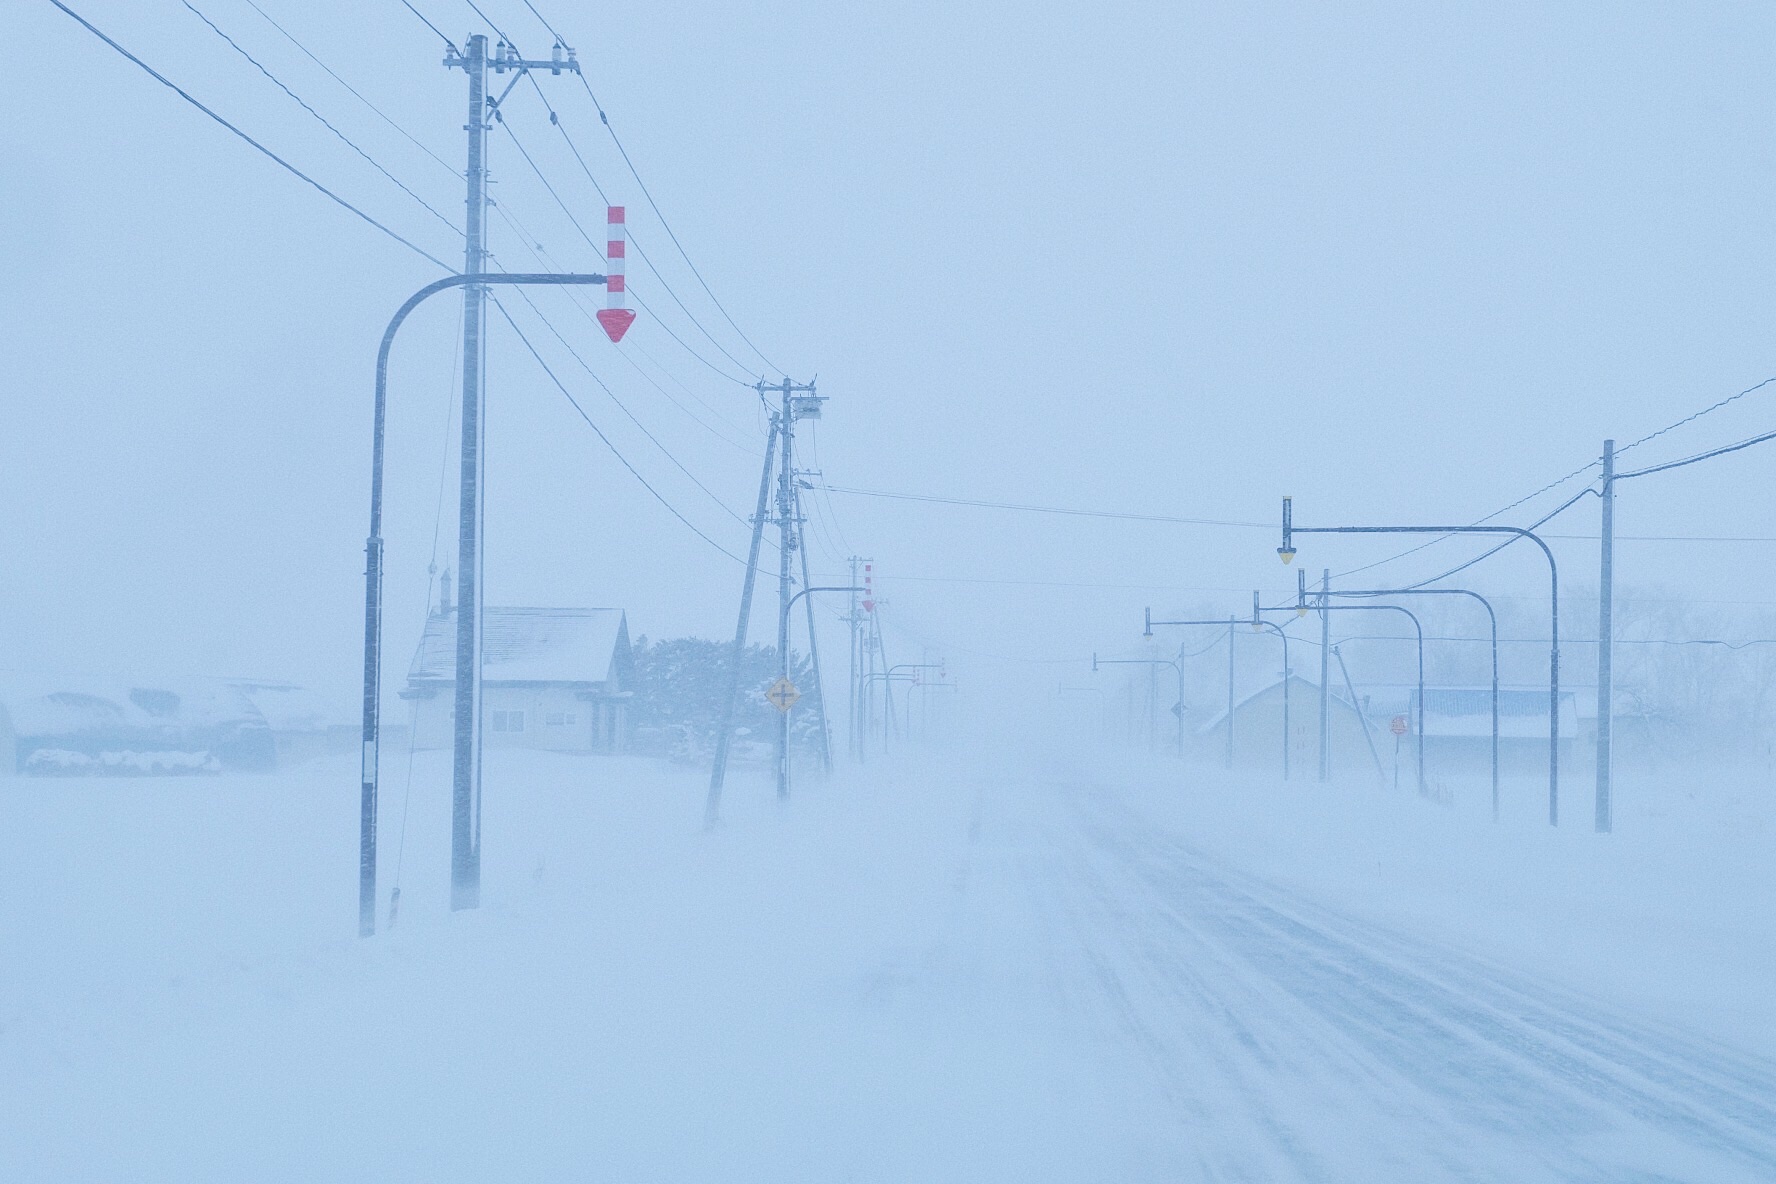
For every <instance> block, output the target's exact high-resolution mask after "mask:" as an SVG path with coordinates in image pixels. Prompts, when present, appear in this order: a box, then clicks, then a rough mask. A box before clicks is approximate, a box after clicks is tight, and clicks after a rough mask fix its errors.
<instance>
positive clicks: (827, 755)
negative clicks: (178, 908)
mask: <svg viewBox="0 0 1776 1184" xmlns="http://www.w3.org/2000/svg"><path fill="white" fill-rule="evenodd" d="M795 510H796V550H797V551H799V552H800V553H801V556H802V591H803V593H804V595H803V597H802V599H803V600H805V601H806V602H807V603H806V605H804V607H805V608H806V609H807V610H808V664H809V668H810V670H811V672H812V675H813V685H812V686H811V687H809V690H810V691H811V692H813V695H814V714H815V716H816V717H817V723H818V725H819V728H820V732H819V736H820V767H821V769H822V770H824V771H825V772H826V773H827V774H828V775H831V773H832V729H831V728H829V727H828V726H827V722H826V687H825V685H824V684H823V683H822V682H821V681H820V638H819V635H818V634H817V633H816V632H815V630H814V598H813V597H812V596H808V595H806V592H807V591H808V590H809V589H811V588H813V587H814V581H813V579H812V578H810V577H809V575H808V548H807V545H806V544H807V540H806V538H805V537H803V532H802V530H801V524H802V523H804V522H806V521H807V520H808V519H807V516H806V515H805V514H804V513H803V512H802V483H801V482H800V481H797V482H796V488H795ZM850 592H851V595H853V596H855V595H857V591H856V586H855V585H853V586H852V587H851V589H850Z"/></svg>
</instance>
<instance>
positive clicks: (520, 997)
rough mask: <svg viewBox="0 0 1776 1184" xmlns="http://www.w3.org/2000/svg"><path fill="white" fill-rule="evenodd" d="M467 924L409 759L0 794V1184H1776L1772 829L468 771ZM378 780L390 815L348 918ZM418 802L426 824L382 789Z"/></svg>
mask: <svg viewBox="0 0 1776 1184" xmlns="http://www.w3.org/2000/svg"><path fill="white" fill-rule="evenodd" d="M488 762H489V763H488V770H487V785H488V793H487V800H486V817H485V829H486V836H487V837H486V841H485V847H484V858H485V890H484V903H485V907H483V908H482V909H481V910H479V911H477V912H473V913H464V914H456V915H451V914H450V913H449V912H448V911H447V909H446V907H445V896H446V888H447V885H446V873H447V866H446V865H447V845H448V833H447V822H448V803H447V801H446V798H445V792H444V790H443V789H442V786H443V785H444V783H445V781H446V779H447V778H446V776H445V766H444V764H443V762H442V760H441V759H439V758H427V757H422V758H421V759H420V761H419V764H418V767H417V770H416V776H415V781H414V784H415V789H414V791H413V796H412V801H411V811H410V815H409V822H408V826H407V834H406V842H405V854H404V858H403V865H404V866H403V869H402V874H401V882H402V888H403V893H402V896H403V899H402V905H401V914H400V917H399V919H398V923H397V924H396V925H395V926H394V928H393V929H392V930H385V932H384V933H383V934H382V935H380V936H378V937H377V938H375V939H374V940H371V941H359V940H358V939H357V938H356V937H355V936H354V934H355V918H356V910H355V892H356V878H355V859H356V816H357V785H356V768H355V765H354V764H352V763H351V762H347V761H335V762H329V763H324V764H318V765H312V766H309V767H307V768H305V769H302V770H300V771H298V772H295V773H291V774H288V775H284V776H279V777H255V778H247V777H221V778H203V779H158V780H149V779H139V780H128V781H120V780H75V779H67V780H64V779H53V780H50V779H40V780H39V779H24V778H20V779H13V780H9V781H6V782H5V783H4V790H3V796H0V801H3V802H4V810H3V813H0V888H3V889H4V898H3V900H0V948H3V949H4V951H5V962H4V966H3V967H0V1066H3V1073H4V1076H3V1078H0V1080H4V1082H5V1086H6V1096H5V1099H4V1105H3V1106H0V1177H3V1178H4V1179H6V1180H9V1181H11V1180H17V1181H38V1180H179V1181H191V1180H255V1181H272V1180H513V1179H526V1180H599V1181H603V1180H609V1181H716V1180H723V1181H739V1180H746V1181H751V1180H759V1181H787V1180H795V1181H801V1180H807V1181H939V1180H941V1181H949V1180H954V1181H998V1180H1004V1181H1099V1180H1104V1181H1120V1180H1155V1181H1181V1180H1199V1179H1200V1180H1253V1181H1268V1180H1300V1181H1326V1180H1350V1181H1381V1180H1387V1181H1392V1180H1399V1181H1426V1180H1444V1179H1449V1180H1464V1179H1471V1180H1510V1181H1539V1180H1586V1181H1619V1180H1685V1181H1691V1180H1694V1181H1740V1180H1743V1181H1756V1180H1771V1179H1776V1004H1773V1003H1772V1001H1771V998H1770V991H1769V989H1768V987H1769V983H1770V982H1771V981H1772V978H1773V976H1776V953H1773V951H1776V940H1773V939H1776V920H1773V918H1776V888H1773V887H1772V877H1771V876H1770V875H1769V874H1768V869H1769V866H1770V854H1771V848H1772V843H1773V840H1776V813H1773V811H1772V809H1771V795H1770V793H1769V792H1768V789H1767V787H1765V786H1760V785H1758V784H1757V783H1755V782H1754V781H1752V780H1750V779H1748V778H1736V777H1733V776H1728V775H1723V776H1721V777H1703V776H1700V775H1691V776H1689V777H1687V778H1685V779H1684V780H1683V782H1682V783H1681V784H1680V783H1679V782H1678V781H1677V780H1675V779H1672V778H1648V779H1637V778H1635V777H1633V776H1630V777H1628V778H1625V781H1624V785H1623V793H1622V805H1621V809H1620V812H1619V815H1618V818H1619V828H1620V831H1619V833H1618V834H1616V835H1615V836H1613V837H1610V838H1608V839H1599V838H1597V837H1596V836H1593V835H1591V834H1590V833H1589V827H1588V818H1589V811H1588V786H1587V785H1585V784H1583V780H1582V778H1576V777H1575V779H1574V782H1575V783H1574V784H1573V785H1572V786H1571V789H1570V796H1569V798H1568V809H1569V813H1568V818H1569V820H1570V825H1569V829H1563V830H1562V831H1559V832H1550V831H1549V830H1548V828H1546V827H1545V826H1544V825H1540V824H1539V823H1538V822H1537V819H1538V818H1539V817H1540V816H1541V814H1540V812H1541V811H1542V810H1544V809H1545V803H1544V802H1543V801H1542V800H1541V799H1540V798H1539V796H1538V794H1539V790H1538V789H1537V788H1536V787H1535V786H1533V785H1527V784H1526V785H1513V786H1512V787H1511V793H1510V796H1509V797H1508V799H1507V807H1508V809H1507V817H1506V819H1505V822H1504V823H1503V824H1502V825H1500V826H1498V827H1496V828H1494V827H1492V826H1491V825H1490V824H1489V823H1488V822H1487V820H1486V815H1485V807H1484V800H1483V795H1480V794H1475V793H1472V792H1469V791H1468V790H1467V789H1466V788H1464V789H1463V791H1462V792H1461V793H1459V794H1458V796H1457V802H1456V804H1455V805H1454V806H1453V807H1442V806H1437V805H1433V804H1430V803H1427V802H1422V801H1420V800H1418V799H1416V798H1414V797H1411V796H1410V795H1406V796H1396V795H1394V794H1392V793H1391V792H1389V793H1383V792H1380V791H1378V790H1376V789H1374V788H1373V787H1372V786H1368V785H1344V784H1340V785H1335V786H1332V787H1322V786H1318V785H1314V784H1311V783H1302V782H1296V783H1294V784H1291V785H1289V786H1283V785H1281V784H1278V783H1275V782H1270V781H1261V780H1253V779H1247V778H1241V779H1229V778H1228V777H1227V776H1226V775H1224V774H1221V773H1219V772H1216V771H1212V770H1201V769H1192V770H1181V769H1180V768H1179V767H1178V766H1176V765H1172V764H1167V763H1164V762H1159V761H1155V762H1152V763H1144V762H1133V761H1127V760H1117V759H1107V758H1104V757H1102V756H1099V755H1096V754H1093V755H1092V756H1091V757H1090V758H1089V759H1087V758H1084V757H1076V758H1072V759H1068V758H1061V757H1056V758H1050V759H1042V760H1038V759H1034V758H1032V759H1030V760H1029V761H1028V763H1027V767H1022V768H1020V767H1015V766H1006V765H1003V764H997V765H993V764H988V763H987V762H984V761H983V762H981V763H980V767H978V768H970V767H969V766H968V763H967V762H966V761H960V762H959V761H958V760H956V759H945V760H943V761H932V762H931V763H929V764H927V765H923V766H919V765H914V764H907V765H901V766H897V767H895V768H893V769H891V770H885V769H877V768H872V769H869V770H866V771H864V772H863V773H860V774H849V775H844V776H841V777H840V778H838V779H836V780H835V781H834V782H832V783H829V784H825V785H818V784H814V783H812V782H811V781H810V782H807V783H805V784H804V785H803V786H802V787H801V789H800V792H799V793H798V796H797V798H796V800H795V801H793V802H792V803H791V804H790V805H789V807H788V808H787V809H780V808H778V806H777V804H776V803H775V802H774V801H772V800H770V794H769V791H768V790H767V789H766V788H765V787H764V786H763V784H762V783H761V782H760V781H759V780H758V779H757V777H756V775H748V776H741V777H737V778H734V779H732V780H731V781H730V785H729V790H730V798H729V801H730V808H729V810H728V817H727V820H726V821H725V823H724V825H723V826H722V827H721V828H720V829H719V830H718V831H716V832H714V833H704V832H703V830H702V829H701V826H700V821H701V805H702V802H701V797H702V781H703V779H702V776H701V775H700V774H699V773H697V772H695V771H691V770H681V769H676V768H669V767H665V766H661V765H656V764H652V763H649V762H643V761H614V762H613V761H587V760H584V759H579V758H571V757H560V758H552V757H546V756H540V755H524V756H514V755H511V754H505V753H492V754H489V758H488ZM398 781H399V779H398V778H397V777H395V776H393V775H391V776H390V777H388V778H387V787H386V788H385V793H386V795H387V796H386V797H385V802H384V810H383V821H384V832H383V844H384V846H383V851H384V859H385V863H384V877H383V879H384V885H385V904H384V910H383V912H384V918H385V919H386V887H387V885H388V884H389V883H390V882H391V880H392V877H393V872H394V864H395V860H396V854H397V848H398V847H399V839H398V829H399V822H400V813H401V801H400V793H399V784H398ZM420 786H425V787H427V788H425V789H424V790H422V789H420V788H419V787H420Z"/></svg>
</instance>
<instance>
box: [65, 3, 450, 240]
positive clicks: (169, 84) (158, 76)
mask: <svg viewBox="0 0 1776 1184" xmlns="http://www.w3.org/2000/svg"><path fill="white" fill-rule="evenodd" d="M49 2H50V3H51V4H53V5H55V6H56V7H57V8H59V9H61V10H62V11H63V12H65V13H67V14H68V15H69V16H71V17H73V18H74V20H75V21H76V22H78V23H79V24H80V25H81V27H82V28H84V29H85V30H86V31H87V32H89V33H91V34H92V35H93V36H94V37H97V38H98V39H99V40H100V41H103V42H104V43H105V44H106V45H108V46H110V47H111V48H112V49H114V50H116V51H117V52H118V53H119V54H121V55H122V56H123V57H125V58H127V59H128V60H129V61H130V62H131V63H133V64H134V65H136V66H137V67H139V68H140V69H141V70H142V71H143V72H144V73H146V74H147V75H148V76H149V77H150V78H153V79H154V80H155V81H156V82H158V83H160V84H161V85H162V86H164V87H166V88H167V89H168V90H170V91H172V92H173V93H174V94H176V95H178V96H179V97H180V98H181V99H184V100H185V101H186V102H187V103H190V104H191V105H192V106H193V107H196V108H197V109H198V110H199V111H202V112H203V113H204V114H205V115H207V116H209V117H210V118H211V119H213V120H215V121H216V122H217V123H219V124H221V125H222V126H223V127H225V128H227V129H228V130H229V131H230V132H233V133H234V134H235V135H236V136H238V137H239V138H240V139H242V140H245V141H246V142H247V143H248V144H250V145H251V146H252V147H253V148H255V149H257V150H258V151H259V152H260V153H262V154H264V155H265V156H266V157H268V158H269V159H270V160H272V161H273V162H274V163H276V164H277V165H278V166H279V167H281V168H282V169H284V171H286V172H288V173H289V174H291V175H292V176H294V177H296V178H297V179H298V180H300V181H303V182H304V183H306V184H308V185H309V186H311V187H313V188H314V189H315V190H317V191H319V192H320V193H321V195H322V196H324V197H326V198H327V199H328V200H330V201H332V202H333V203H334V204H336V205H339V206H341V207H343V208H344V209H346V210H349V211H351V212H352V213H353V214H356V215H357V216H358V217H359V218H361V219H363V220H364V221H365V222H368V223H369V224H370V225H371V226H374V227H375V228H376V229H378V230H380V231H382V233H384V234H386V235H388V237H390V238H392V239H394V240H395V241H396V242H398V243H400V244H401V245H402V246H404V247H406V248H407V249H408V250H410V251H412V252H413V253H414V254H416V255H419V256H420V257H422V258H424V259H429V260H431V262H433V263H435V264H437V265H438V266H439V267H442V268H443V269H444V270H445V271H451V270H453V269H452V268H451V266H450V265H449V264H448V263H445V262H444V261H443V260H442V259H439V258H438V257H437V256H436V255H433V254H432V253H431V252H430V251H427V250H426V249H425V248H423V247H420V246H416V245H415V244H414V243H412V242H410V241H408V240H407V239H406V238H403V237H402V236H401V235H399V234H397V233H395V232H394V231H393V230H390V229H389V228H388V227H387V226H385V225H383V224H382V223H381V222H378V221H377V220H376V219H375V218H372V217H371V216H370V215H369V214H366V213H365V212H364V211H363V210H360V209H359V208H358V207H357V206H354V205H353V204H352V203H351V202H349V201H346V200H345V199H344V198H343V197H340V196H339V195H338V194H337V193H334V192H333V191H332V190H331V189H328V188H327V187H326V186H325V185H323V184H321V183H320V182H319V181H317V180H315V179H314V178H313V177H311V176H309V175H308V174H307V173H305V172H303V171H302V170H301V169H299V168H297V167H296V166H295V165H293V164H291V163H290V162H289V161H287V160H285V159H284V158H283V157H281V156H279V155H278V154H277V153H275V152H273V151H272V150H271V149H269V148H267V147H266V146H265V145H264V144H261V143H260V142H259V141H258V140H255V139H254V138H253V137H252V136H250V135H248V134H247V133H246V132H244V131H242V130H241V129H240V128H238V127H236V126H235V125H234V124H232V123H230V122H229V121H228V120H227V119H224V118H223V117H222V116H220V115H218V114H217V113H216V112H215V111H214V110H212V109H211V108H209V107H207V106H205V105H204V104H203V103H202V102H200V101H199V100H198V99H197V98H196V97H194V96H193V95H192V94H191V92H190V91H187V90H186V89H185V88H183V87H181V86H180V85H179V84H178V83H176V82H174V81H173V80H172V79H170V78H168V77H167V76H166V75H165V74H162V73H161V72H160V71H159V70H156V69H155V68H154V67H153V66H150V65H149V64H148V63H147V62H145V61H143V60H142V59H141V58H139V57H137V56H136V55H135V54H133V53H131V52H130V51H129V50H127V49H125V48H124V47H123V46H122V45H120V44H118V43H117V42H116V41H115V40H113V39H112V38H111V37H109V36H107V35H106V34H105V33H103V32H101V31H100V30H99V29H98V27H97V26H95V25H94V24H93V23H92V22H91V21H89V20H87V19H86V18H85V17H83V16H81V15H80V14H79V13H78V12H75V11H74V10H73V9H72V8H69V7H68V6H67V5H66V4H64V3H62V0H49Z"/></svg>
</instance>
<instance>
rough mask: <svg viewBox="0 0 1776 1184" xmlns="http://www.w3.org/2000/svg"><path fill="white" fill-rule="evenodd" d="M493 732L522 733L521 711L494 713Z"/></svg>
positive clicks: (522, 716)
mask: <svg viewBox="0 0 1776 1184" xmlns="http://www.w3.org/2000/svg"><path fill="white" fill-rule="evenodd" d="M493 730H494V731H496V732H522V731H523V730H524V713H523V712H522V711H496V712H494V713H493Z"/></svg>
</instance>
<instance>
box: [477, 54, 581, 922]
mask: <svg viewBox="0 0 1776 1184" xmlns="http://www.w3.org/2000/svg"><path fill="white" fill-rule="evenodd" d="M444 65H445V66H446V67H447V68H448V69H452V70H461V71H463V73H465V74H467V75H468V78H469V111H468V117H469V118H468V123H467V124H466V125H465V130H466V131H467V132H468V133H469V155H468V168H467V170H466V171H465V173H464V177H465V179H466V180H467V182H468V196H467V199H466V204H467V220H466V222H465V225H466V227H467V234H466V236H465V239H466V241H465V242H464V245H463V272H464V274H467V275H478V274H481V273H482V272H485V271H486V270H487V266H486V264H487V244H486V220H487V155H486V139H487V127H488V116H489V114H490V113H491V112H492V111H493V110H494V109H496V108H497V107H498V105H499V99H495V100H492V101H491V102H490V101H489V99H488V96H487V71H488V69H489V67H490V66H491V68H492V69H493V70H494V71H495V72H496V73H498V74H506V73H508V72H509V73H511V74H512V82H511V84H510V85H508V86H507V87H506V93H508V94H509V93H510V92H511V88H512V86H515V85H516V84H517V82H518V79H520V78H522V77H523V76H524V75H525V74H526V73H527V72H529V71H530V70H532V69H538V70H548V71H549V72H550V73H552V74H560V73H561V72H562V71H563V70H567V71H569V72H571V73H574V74H578V73H579V72H580V66H579V63H578V62H576V61H574V60H573V59H572V58H571V57H570V58H567V59H555V60H549V61H535V62H532V61H526V60H524V59H523V58H522V57H520V56H519V55H518V53H517V51H516V50H515V49H513V48H512V47H511V46H508V45H507V44H506V43H505V42H503V41H502V42H501V43H500V45H499V52H498V54H497V55H496V56H495V57H493V58H492V59H489V58H488V56H487V37H486V35H485V34H482V33H477V34H475V35H473V36H471V37H470V38H469V39H468V49H467V51H466V52H465V53H461V54H459V53H457V52H456V50H455V49H451V50H450V51H449V52H448V53H447V54H446V55H445V58H444ZM500 97H501V98H502V99H503V98H504V97H505V96H504V95H501V96H500ZM486 325H487V289H486V287H484V286H483V285H481V284H469V285H468V286H466V287H465V288H463V350H462V367H463V397H462V466H461V486H462V492H461V497H460V500H459V502H458V512H457V568H456V581H457V582H456V606H457V607H456V688H455V690H456V729H455V732H456V734H455V745H454V749H455V751H454V754H453V766H452V775H451V792H450V907H451V908H452V909H472V908H475V907H477V906H478V905H479V904H480V903H481V613H482V603H481V591H482V586H483V580H482V571H481V530H482V526H483V524H484V521H485V516H486V511H485V507H484V506H483V502H482V497H481V485H482V481H483V478H484V477H485V476H486V471H487V470H486V456H485V454H484V452H483V450H482V447H481V421H482V416H483V411H484V408H483V404H482V399H483V387H484V385H485V384H484V381H483V380H484V378H485V377H486V366H487V362H486V357H485V355H484V354H483V352H482V339H483V337H484V335H485V330H486Z"/></svg>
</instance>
